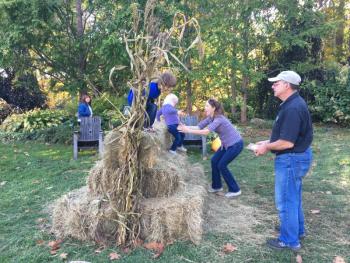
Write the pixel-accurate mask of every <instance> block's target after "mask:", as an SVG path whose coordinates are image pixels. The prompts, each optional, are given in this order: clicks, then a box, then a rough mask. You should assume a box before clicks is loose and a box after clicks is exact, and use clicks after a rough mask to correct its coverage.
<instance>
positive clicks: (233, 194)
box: [225, 190, 242, 198]
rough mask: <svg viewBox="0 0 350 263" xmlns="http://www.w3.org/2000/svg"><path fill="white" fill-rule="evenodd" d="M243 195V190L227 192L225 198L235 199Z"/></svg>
mask: <svg viewBox="0 0 350 263" xmlns="http://www.w3.org/2000/svg"><path fill="white" fill-rule="evenodd" d="M241 194H242V192H241V190H239V191H238V192H227V193H226V194H225V197H227V198H233V197H236V196H239V195H241Z"/></svg>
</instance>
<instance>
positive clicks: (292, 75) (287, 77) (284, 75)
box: [268, 70, 301, 86]
mask: <svg viewBox="0 0 350 263" xmlns="http://www.w3.org/2000/svg"><path fill="white" fill-rule="evenodd" d="M268 80H269V81H270V82H276V81H279V80H284V81H286V82H288V83H291V84H293V85H298V86H299V84H300V82H301V78H300V76H299V74H298V73H296V72H294V71H291V70H287V71H282V72H281V73H280V74H278V75H277V76H276V77H274V78H268Z"/></svg>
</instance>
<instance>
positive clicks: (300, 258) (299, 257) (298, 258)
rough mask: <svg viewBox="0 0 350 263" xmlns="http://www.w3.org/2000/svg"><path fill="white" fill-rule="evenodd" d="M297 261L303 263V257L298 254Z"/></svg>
mask: <svg viewBox="0 0 350 263" xmlns="http://www.w3.org/2000/svg"><path fill="white" fill-rule="evenodd" d="M295 259H296V262H297V263H303V258H302V257H301V256H300V255H299V254H298V255H297V257H296V258H295Z"/></svg>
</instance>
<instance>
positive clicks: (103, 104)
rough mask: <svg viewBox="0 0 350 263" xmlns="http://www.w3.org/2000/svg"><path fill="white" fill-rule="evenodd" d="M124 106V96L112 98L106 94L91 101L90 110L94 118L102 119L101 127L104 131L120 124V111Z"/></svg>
mask: <svg viewBox="0 0 350 263" xmlns="http://www.w3.org/2000/svg"><path fill="white" fill-rule="evenodd" d="M125 104H126V98H125V97H124V96H119V97H118V96H113V95H109V94H108V93H102V94H101V95H100V96H98V97H96V98H94V99H93V101H92V109H93V112H94V115H95V116H100V117H101V118H102V127H103V129H104V130H106V129H112V128H113V127H116V126H118V125H120V124H121V122H122V117H121V114H120V113H121V111H122V109H123V106H124V105H125Z"/></svg>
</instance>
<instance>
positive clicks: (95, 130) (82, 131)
mask: <svg viewBox="0 0 350 263" xmlns="http://www.w3.org/2000/svg"><path fill="white" fill-rule="evenodd" d="M94 148H98V153H99V155H100V157H102V153H103V132H102V129H101V118H100V117H97V116H96V117H82V118H80V126H79V131H74V134H73V157H74V160H76V159H77V158H78V151H79V150H83V149H94Z"/></svg>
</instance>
